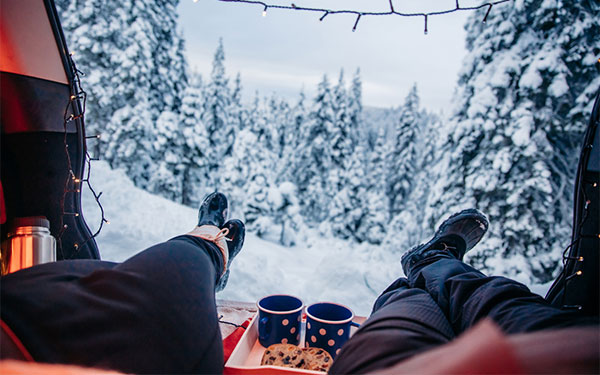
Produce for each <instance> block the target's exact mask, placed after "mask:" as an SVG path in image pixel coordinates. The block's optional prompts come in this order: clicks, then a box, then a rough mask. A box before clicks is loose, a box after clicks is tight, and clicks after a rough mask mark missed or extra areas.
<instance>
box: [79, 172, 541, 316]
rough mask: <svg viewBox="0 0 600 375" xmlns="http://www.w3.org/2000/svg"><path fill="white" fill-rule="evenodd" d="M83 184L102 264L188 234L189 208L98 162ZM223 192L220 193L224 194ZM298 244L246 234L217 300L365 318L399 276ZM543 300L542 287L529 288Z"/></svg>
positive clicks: (358, 257) (392, 259)
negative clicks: (279, 298)
mask: <svg viewBox="0 0 600 375" xmlns="http://www.w3.org/2000/svg"><path fill="white" fill-rule="evenodd" d="M91 173H92V174H91V182H92V186H93V188H94V190H96V192H100V191H101V192H103V194H102V196H101V198H100V202H101V203H102V206H103V207H104V210H105V216H106V218H107V219H108V220H109V221H110V224H108V225H107V224H105V225H104V227H103V229H102V232H101V233H100V234H99V235H98V237H97V238H96V241H97V243H98V247H99V249H100V254H101V257H102V259H103V260H110V261H116V262H119V261H123V260H125V259H127V258H129V257H130V256H132V255H133V254H135V253H138V252H139V251H142V250H143V249H145V248H147V247H149V246H151V245H154V244H156V243H159V242H163V241H166V240H168V239H169V238H171V237H174V236H176V235H178V234H182V233H186V232H188V231H190V230H191V229H192V228H193V227H194V225H195V223H196V222H197V210H196V209H192V208H189V207H185V206H182V205H179V204H176V203H173V202H171V201H169V200H167V199H164V198H162V197H158V196H155V195H152V194H150V193H148V192H146V191H143V190H141V189H138V188H136V187H135V186H133V183H132V182H131V181H130V180H129V179H128V177H127V176H126V174H125V173H124V172H123V171H119V170H114V171H113V170H111V169H110V167H109V166H108V164H107V163H105V162H94V163H93V164H92V172H91ZM225 193H226V192H225ZM82 205H83V214H84V217H85V219H86V222H87V223H88V225H89V226H90V228H91V229H92V231H93V232H95V231H96V229H97V228H98V225H99V223H100V210H99V209H98V207H97V205H96V202H95V201H94V199H93V197H92V195H91V193H90V192H89V191H88V190H87V189H86V190H84V192H83V198H82ZM307 237H308V240H307V242H306V243H305V244H302V245H300V246H295V247H283V246H280V245H278V244H274V243H272V242H268V241H264V240H262V239H260V238H258V237H257V236H255V235H253V234H251V233H248V234H247V236H246V242H245V245H244V248H243V249H242V251H241V253H240V254H239V255H238V257H237V258H236V259H235V261H234V262H233V264H232V266H231V275H230V278H229V283H228V285H227V288H226V289H225V290H224V291H223V292H220V293H219V294H218V295H217V298H219V299H228V300H236V301H244V302H253V301H256V300H257V299H259V298H261V297H262V296H265V295H269V294H276V293H283V294H292V295H295V296H298V297H299V298H301V299H302V300H303V301H304V303H305V304H310V303H313V302H318V301H330V302H337V303H341V304H345V305H347V306H349V307H350V308H351V309H352V310H354V312H355V313H356V314H357V315H368V314H369V312H370V310H371V306H372V304H373V302H374V301H375V299H376V298H377V296H378V295H379V293H380V292H381V291H382V290H383V289H385V287H386V286H387V285H388V284H390V283H391V282H392V281H394V279H395V278H397V277H399V276H402V275H403V272H402V267H401V266H400V259H399V255H398V254H399V253H395V254H390V253H387V252H385V251H383V250H382V249H381V248H379V247H374V246H369V245H356V244H353V243H350V242H346V241H343V240H339V239H334V238H323V237H321V236H320V235H318V234H316V233H315V234H309V235H308V236H307ZM530 287H531V288H532V290H534V291H535V292H537V293H540V294H541V295H544V294H545V293H546V291H547V290H548V288H549V287H550V285H549V284H545V285H531V286H530Z"/></svg>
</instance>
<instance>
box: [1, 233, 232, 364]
mask: <svg viewBox="0 0 600 375" xmlns="http://www.w3.org/2000/svg"><path fill="white" fill-rule="evenodd" d="M221 269H222V260H221V256H220V252H219V250H218V249H217V248H216V247H215V246H213V245H212V244H211V243H207V242H205V241H204V240H202V239H199V238H196V237H191V236H179V237H176V238H173V239H171V240H169V241H167V242H164V243H161V244H158V245H156V246H152V247H150V248H149V249H147V250H144V251H143V252H141V253H139V254H137V255H135V256H133V257H132V258H130V259H128V260H127V261H125V262H123V263H121V264H117V263H111V262H103V261H97V260H72V261H60V262H56V263H48V264H43V265H40V266H36V267H32V268H29V269H25V270H22V271H19V272H16V273H14V274H10V275H8V276H5V277H3V278H2V284H1V298H2V310H1V314H2V319H3V320H4V321H5V322H6V323H7V324H8V326H9V327H10V328H12V330H13V331H14V332H15V333H16V334H17V336H18V337H19V338H20V339H21V341H22V342H23V343H24V345H25V346H26V348H27V349H28V350H29V351H30V352H31V354H32V355H33V357H34V359H35V360H37V361H40V362H50V363H70V364H78V365H83V366H92V367H100V368H110V369H115V370H119V371H122V372H125V373H153V374H156V373H211V374H213V373H221V372H222V371H223V349H222V341H221V334H220V330H219V325H218V318H217V311H216V305H215V293H214V288H215V281H216V279H217V277H218V273H217V270H221Z"/></svg>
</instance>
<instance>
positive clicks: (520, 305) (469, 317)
mask: <svg viewBox="0 0 600 375" xmlns="http://www.w3.org/2000/svg"><path fill="white" fill-rule="evenodd" d="M410 285H411V286H412V287H415V288H420V289H423V290H425V291H427V292H428V293H429V294H430V295H431V296H432V298H433V299H434V300H435V301H436V303H437V304H438V305H439V306H440V308H441V309H442V311H444V313H445V314H446V316H447V317H448V320H449V321H450V323H451V324H452V328H453V329H454V331H455V332H456V333H457V334H459V333H461V332H463V331H465V330H466V329H468V328H470V327H472V326H473V325H474V324H475V323H476V322H478V321H479V320H480V319H482V318H485V317H489V318H491V319H493V320H494V322H496V323H497V324H498V325H499V326H500V328H501V329H502V330H503V331H504V332H506V333H520V332H532V331H537V330H541V329H546V328H561V327H568V326H578V325H586V324H594V323H596V324H597V319H590V318H585V317H579V316H578V314H577V313H575V312H573V311H565V310H561V309H558V308H556V307H553V306H551V305H550V304H549V303H548V302H547V301H546V300H545V299H544V298H542V297H541V296H539V295H537V294H535V293H532V292H531V291H530V290H529V289H528V288H527V287H526V286H525V285H523V284H521V283H519V282H517V281H514V280H511V279H508V278H505V277H498V276H486V275H484V274H483V273H481V272H479V271H477V270H476V269H474V268H473V267H471V266H469V265H467V264H465V263H463V262H462V261H460V260H458V259H453V258H439V259H438V260H436V261H435V262H433V263H431V264H428V265H425V266H424V267H421V268H417V269H415V270H412V271H411V273H410Z"/></svg>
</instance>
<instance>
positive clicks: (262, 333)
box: [258, 316, 269, 340]
mask: <svg viewBox="0 0 600 375" xmlns="http://www.w3.org/2000/svg"><path fill="white" fill-rule="evenodd" d="M268 322H269V318H268V317H266V316H265V317H264V318H262V319H260V320H259V321H258V337H259V338H260V339H261V340H266V339H268V338H269V333H268V332H267V323H268Z"/></svg>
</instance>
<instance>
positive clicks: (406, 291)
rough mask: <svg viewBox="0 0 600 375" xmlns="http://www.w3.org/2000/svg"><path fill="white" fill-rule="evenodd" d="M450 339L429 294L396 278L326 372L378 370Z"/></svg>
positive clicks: (447, 330) (348, 372)
mask: <svg viewBox="0 0 600 375" xmlns="http://www.w3.org/2000/svg"><path fill="white" fill-rule="evenodd" d="M453 338H454V332H453V331H452V328H451V327H450V324H449V323H448V321H447V320H446V317H445V315H444V314H443V313H442V311H441V310H440V309H439V307H438V306H437V305H436V303H435V302H434V301H433V299H432V298H431V296H430V295H429V294H427V292H425V291H423V290H421V289H413V288H410V287H409V286H408V282H407V280H406V279H398V280H397V281H395V282H394V283H393V284H392V285H390V286H389V287H388V288H387V289H386V290H385V291H384V292H383V294H382V295H381V296H379V298H378V299H377V301H376V302H375V305H374V307H373V312H372V313H371V316H370V317H369V319H367V320H366V321H365V322H364V324H362V326H361V327H360V328H359V330H358V331H357V332H356V333H355V334H354V335H353V336H352V337H351V338H350V340H348V342H347V343H346V344H345V345H344V346H343V347H342V350H341V351H340V353H339V355H338V356H337V357H336V359H335V361H334V362H333V365H332V367H331V369H330V370H329V373H331V374H356V373H359V374H361V373H365V372H369V371H374V370H377V369H382V368H385V367H389V366H392V365H394V364H396V363H398V362H400V361H402V360H404V359H406V358H408V357H411V356H413V355H415V354H418V353H421V352H424V351H426V350H428V349H431V348H434V347H437V346H438V345H442V344H444V343H446V342H448V341H450V340H452V339H453Z"/></svg>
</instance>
